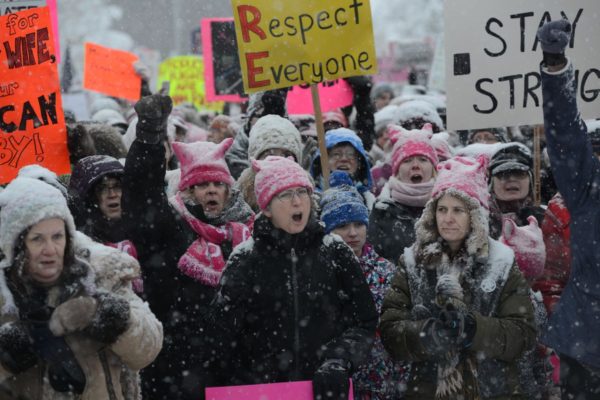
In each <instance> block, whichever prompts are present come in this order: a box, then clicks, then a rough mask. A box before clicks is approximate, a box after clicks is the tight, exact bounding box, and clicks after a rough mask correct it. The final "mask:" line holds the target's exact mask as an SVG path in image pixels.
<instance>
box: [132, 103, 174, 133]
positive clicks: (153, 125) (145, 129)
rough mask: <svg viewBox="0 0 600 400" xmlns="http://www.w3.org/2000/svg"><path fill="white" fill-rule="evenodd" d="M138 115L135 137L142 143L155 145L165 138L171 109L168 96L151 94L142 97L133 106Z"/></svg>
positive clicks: (171, 105) (171, 104)
mask: <svg viewBox="0 0 600 400" xmlns="http://www.w3.org/2000/svg"><path fill="white" fill-rule="evenodd" d="M133 108H135V112H136V113H137V115H138V122H137V126H136V131H135V133H136V137H137V138H138V139H139V140H141V141H142V142H144V143H150V144H157V143H159V142H160V141H161V140H163V139H165V138H166V137H167V121H168V119H169V114H171V110H172V109H173V101H172V100H171V98H170V97H169V96H163V95H161V94H153V95H151V96H146V97H143V98H142V99H141V100H140V101H138V102H137V103H136V104H135V106H134V107H133Z"/></svg>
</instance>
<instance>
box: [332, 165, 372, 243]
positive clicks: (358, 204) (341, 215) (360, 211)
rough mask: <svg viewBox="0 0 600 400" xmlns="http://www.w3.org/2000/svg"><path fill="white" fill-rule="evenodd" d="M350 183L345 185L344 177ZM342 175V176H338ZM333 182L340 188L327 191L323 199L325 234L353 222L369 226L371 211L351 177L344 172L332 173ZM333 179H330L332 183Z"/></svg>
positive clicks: (334, 187)
mask: <svg viewBox="0 0 600 400" xmlns="http://www.w3.org/2000/svg"><path fill="white" fill-rule="evenodd" d="M341 174H344V175H346V176H347V180H348V181H349V183H345V182H344V179H343V176H341ZM338 175H340V176H338ZM332 178H333V180H335V181H336V183H338V184H339V186H332V187H331V189H328V190H326V191H325V192H324V193H323V197H322V198H321V221H323V223H324V224H325V232H327V233H329V232H331V231H332V230H334V229H335V228H337V227H338V226H341V225H346V224H349V223H351V222H360V223H362V224H365V225H367V226H368V225H369V210H368V209H367V206H366V205H365V203H364V200H363V198H362V196H361V195H360V193H358V190H356V188H355V187H354V186H353V185H352V179H351V178H350V176H349V175H348V174H347V173H345V172H342V171H335V172H334V173H332ZM331 181H332V179H330V183H331Z"/></svg>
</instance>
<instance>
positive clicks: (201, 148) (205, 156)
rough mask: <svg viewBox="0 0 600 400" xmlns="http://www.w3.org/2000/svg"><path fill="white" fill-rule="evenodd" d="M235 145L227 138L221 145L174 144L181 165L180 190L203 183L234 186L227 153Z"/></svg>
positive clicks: (202, 143)
mask: <svg viewBox="0 0 600 400" xmlns="http://www.w3.org/2000/svg"><path fill="white" fill-rule="evenodd" d="M232 144H233V139H232V138H227V139H225V140H223V141H222V142H221V143H219V144H215V143H210V142H194V143H181V142H174V143H173V151H174V152H175V155H176V156H177V159H178V160H179V163H180V164H181V180H180V181H179V190H185V189H187V188H188V187H190V186H192V185H196V184H198V183H202V182H224V183H226V184H228V185H229V186H231V185H233V178H232V177H231V173H229V168H228V167H227V163H225V153H226V152H227V150H228V149H229V148H230V147H231V145H232Z"/></svg>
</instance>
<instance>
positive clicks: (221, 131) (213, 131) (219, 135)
mask: <svg viewBox="0 0 600 400" xmlns="http://www.w3.org/2000/svg"><path fill="white" fill-rule="evenodd" d="M226 135H227V127H223V128H210V131H209V132H208V137H207V140H208V141H209V142H212V143H217V144H219V143H221V142H222V141H223V140H224V139H225V137H226Z"/></svg>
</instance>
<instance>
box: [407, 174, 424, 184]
mask: <svg viewBox="0 0 600 400" xmlns="http://www.w3.org/2000/svg"><path fill="white" fill-rule="evenodd" d="M423 178H424V176H423V173H422V172H413V173H411V174H410V182H411V183H422V182H423Z"/></svg>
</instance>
